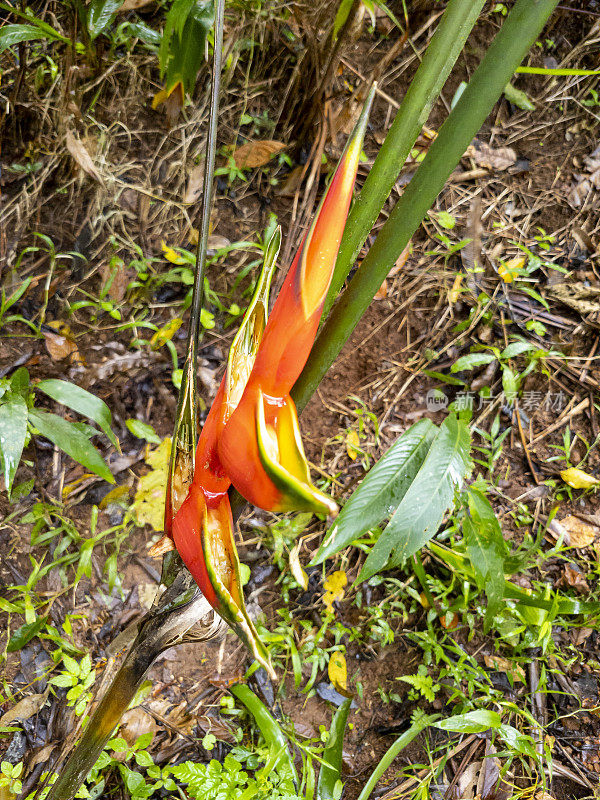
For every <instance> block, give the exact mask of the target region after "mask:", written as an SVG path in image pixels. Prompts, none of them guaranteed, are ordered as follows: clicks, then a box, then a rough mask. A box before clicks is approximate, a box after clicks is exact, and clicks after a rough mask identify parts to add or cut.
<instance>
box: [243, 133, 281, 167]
mask: <svg viewBox="0 0 600 800" xmlns="http://www.w3.org/2000/svg"><path fill="white" fill-rule="evenodd" d="M286 147H287V145H286V144H284V142H278V141H276V140H275V139H264V140H263V141H256V142H246V144H243V145H242V146H241V147H238V148H237V150H236V151H235V153H234V154H233V160H234V161H235V165H236V167H238V169H254V168H255V167H264V165H265V164H268V163H269V161H270V160H271V156H274V155H275V154H276V153H280V152H281V151H282V150H285V148H286Z"/></svg>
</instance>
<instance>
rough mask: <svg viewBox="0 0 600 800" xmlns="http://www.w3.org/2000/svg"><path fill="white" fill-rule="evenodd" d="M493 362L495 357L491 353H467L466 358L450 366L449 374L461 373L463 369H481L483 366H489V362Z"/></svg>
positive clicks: (462, 357)
mask: <svg viewBox="0 0 600 800" xmlns="http://www.w3.org/2000/svg"><path fill="white" fill-rule="evenodd" d="M495 360H496V356H495V355H494V354H493V353H469V355H467V356H461V358H458V359H457V360H456V361H455V362H454V364H452V367H451V368H450V372H462V370H464V369H475V368H476V367H483V366H484V365H485V364H491V362H492V361H495Z"/></svg>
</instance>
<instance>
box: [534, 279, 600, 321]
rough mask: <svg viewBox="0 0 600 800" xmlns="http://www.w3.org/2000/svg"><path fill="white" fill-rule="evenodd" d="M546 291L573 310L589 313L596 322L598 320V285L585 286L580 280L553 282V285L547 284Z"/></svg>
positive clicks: (599, 290)
mask: <svg viewBox="0 0 600 800" xmlns="http://www.w3.org/2000/svg"><path fill="white" fill-rule="evenodd" d="M546 292H547V294H548V295H550V297H553V298H554V299H555V300H559V301H560V302H561V303H564V304H565V305H566V306H569V308H572V309H573V310H574V311H577V312H579V313H580V314H582V315H589V316H591V317H592V320H595V321H596V322H599V321H600V286H586V285H585V284H584V283H583V282H582V281H573V282H572V283H555V284H554V286H548V287H547V288H546Z"/></svg>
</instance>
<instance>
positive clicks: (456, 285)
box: [448, 272, 465, 305]
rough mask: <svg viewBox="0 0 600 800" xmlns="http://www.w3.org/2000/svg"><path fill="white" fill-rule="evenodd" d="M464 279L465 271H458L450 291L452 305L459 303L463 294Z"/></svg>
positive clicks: (449, 296) (449, 300) (449, 297)
mask: <svg viewBox="0 0 600 800" xmlns="http://www.w3.org/2000/svg"><path fill="white" fill-rule="evenodd" d="M464 279H465V274H464V272H458V273H457V275H456V277H455V278H454V282H453V283H452V288H451V289H450V291H449V292H448V302H449V303H450V305H454V303H458V300H459V298H460V294H461V286H462V282H463V280H464Z"/></svg>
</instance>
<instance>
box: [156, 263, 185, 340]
mask: <svg viewBox="0 0 600 800" xmlns="http://www.w3.org/2000/svg"><path fill="white" fill-rule="evenodd" d="M169 260H170V259H169ZM182 322H183V320H182V319H180V318H179V317H174V318H173V319H172V320H171V321H170V322H167V324H166V325H163V326H162V328H159V329H158V330H157V331H156V333H154V335H153V336H152V338H151V339H150V347H151V348H152V350H158V349H159V348H160V347H162V346H163V344H165V342H170V341H171V339H172V338H173V336H175V334H176V333H177V331H178V330H179V328H181V323H182Z"/></svg>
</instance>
